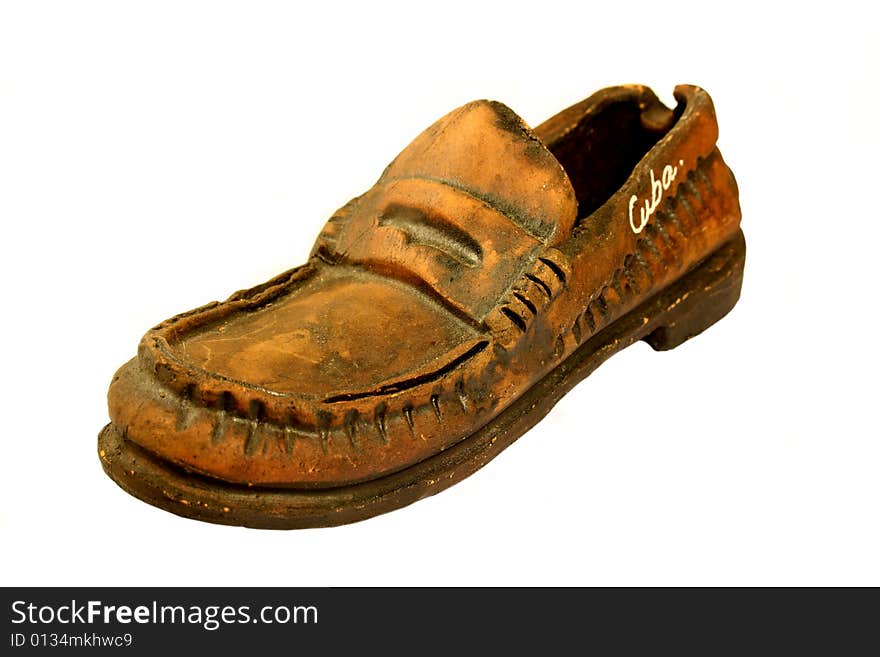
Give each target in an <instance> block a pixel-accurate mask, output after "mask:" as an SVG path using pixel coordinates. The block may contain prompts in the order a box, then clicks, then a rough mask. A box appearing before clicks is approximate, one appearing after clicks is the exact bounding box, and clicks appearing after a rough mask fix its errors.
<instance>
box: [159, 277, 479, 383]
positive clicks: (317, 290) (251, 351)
mask: <svg viewBox="0 0 880 657" xmlns="http://www.w3.org/2000/svg"><path fill="white" fill-rule="evenodd" d="M478 338H479V335H478V333H477V332H476V330H475V329H474V328H472V327H471V326H470V325H469V324H468V323H466V322H464V321H462V320H461V319H459V318H458V317H456V316H455V315H453V314H452V313H450V312H449V311H447V310H446V309H444V308H443V307H441V306H440V305H438V304H437V303H436V302H435V301H434V300H432V299H431V298H430V297H428V296H426V295H424V294H422V293H420V292H418V291H417V290H415V289H414V288H412V287H409V286H407V285H404V284H400V283H397V282H395V281H392V280H388V279H384V278H381V277H374V276H369V275H364V274H363V272H357V273H351V272H349V273H344V274H342V275H337V274H332V275H328V276H324V277H317V278H316V279H314V280H312V281H309V282H307V283H306V284H305V285H304V286H302V287H300V288H299V289H297V290H295V291H293V292H291V293H289V294H288V295H287V296H284V297H282V298H281V299H278V300H275V301H274V302H272V303H271V304H270V305H268V306H267V307H265V308H262V309H260V310H257V311H254V312H248V313H238V314H236V315H233V316H232V317H228V318H226V319H224V320H223V321H222V322H220V323H219V324H215V325H213V326H209V327H206V328H204V329H202V330H200V331H199V332H197V333H194V334H189V335H184V336H182V337H181V338H180V339H178V340H176V341H175V342H174V343H172V344H171V348H172V349H173V350H174V351H176V352H177V354H178V356H179V357H181V358H182V359H183V360H185V361H187V362H188V363H189V364H191V365H193V366H195V367H197V368H199V369H201V370H204V371H206V372H208V373H210V374H213V375H216V376H221V377H224V378H227V379H232V380H234V381H237V382H240V383H244V384H246V385H250V386H255V387H258V388H261V389H264V390H267V391H270V392H275V393H282V394H298V395H305V396H309V397H313V396H314V397H325V396H330V395H337V394H346V393H358V392H362V391H369V390H371V389H375V388H377V387H380V386H382V385H383V384H387V383H388V382H405V381H406V380H407V379H412V378H415V377H419V376H420V375H423V374H424V373H425V372H427V371H433V370H436V369H437V368H438V367H442V366H443V364H444V363H446V362H447V361H452V360H454V359H455V358H456V357H459V356H460V355H461V354H462V353H464V352H465V351H466V350H467V349H468V348H470V347H471V346H473V344H474V343H475V341H476V340H477V339H478Z"/></svg>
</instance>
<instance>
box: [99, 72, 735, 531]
mask: <svg viewBox="0 0 880 657" xmlns="http://www.w3.org/2000/svg"><path fill="white" fill-rule="evenodd" d="M675 98H676V101H677V105H676V107H675V108H671V109H670V108H667V107H666V106H665V105H663V104H662V103H661V102H660V101H659V100H658V99H657V97H656V96H655V95H654V93H653V92H651V90H650V89H648V88H646V87H643V86H635V85H632V86H620V87H613V88H609V89H605V90H602V91H600V92H598V93H596V94H594V95H593V96H591V97H589V98H588V99H586V100H584V101H582V102H581V103H578V104H577V105H574V106H572V107H570V108H568V109H566V110H564V111H562V112H561V113H559V114H558V115H556V116H554V117H553V118H551V119H550V120H548V121H546V122H545V123H543V124H542V125H540V126H538V127H537V128H535V129H534V130H531V129H529V128H528V127H527V126H526V124H525V123H524V122H523V121H522V120H521V119H520V118H519V117H518V116H517V115H516V114H515V113H514V112H512V111H511V110H510V109H509V108H507V107H506V106H505V105H502V104H501V103H498V102H493V101H476V102H472V103H469V104H467V105H465V106H463V107H461V108H459V109H456V110H454V111H453V112H451V113H449V114H447V115H446V116H444V117H443V118H441V119H440V120H439V121H437V122H436V123H434V124H433V125H432V126H431V127H429V128H428V129H427V130H425V131H424V132H423V133H422V134H421V135H419V136H418V137H417V138H416V139H415V140H414V141H413V142H412V143H411V144H410V145H409V146H408V147H407V148H405V149H404V150H403V152H401V153H400V155H398V157H397V158H396V159H395V160H394V161H393V162H392V163H391V164H390V165H389V166H388V167H387V168H386V169H385V171H384V173H383V174H382V176H381V177H380V178H379V180H378V181H377V182H376V184H375V185H374V186H373V187H372V188H371V189H370V190H369V191H367V192H366V193H365V194H363V195H362V196H359V197H357V198H355V199H353V200H352V201H350V202H349V203H347V204H346V205H345V206H343V207H342V208H341V209H340V210H339V211H337V212H336V213H335V214H334V215H333V216H332V217H331V218H330V219H329V220H328V221H327V223H326V225H325V226H324V228H323V230H322V231H321V233H320V235H319V236H318V239H317V241H316V243H315V246H314V248H313V250H312V252H311V255H310V257H309V259H308V261H307V262H306V263H305V264H303V265H301V266H299V267H296V268H294V269H291V270H289V271H287V272H284V273H283V274H281V275H279V276H277V277H275V278H273V279H272V280H270V281H268V282H266V283H264V284H262V285H259V286H257V287H254V288H252V289H249V290H245V291H241V292H237V293H236V294H234V295H232V296H231V297H230V298H229V299H227V300H226V301H223V302H220V303H218V302H214V303H210V304H208V305H205V306H202V307H200V308H196V309H195V310H192V311H190V312H186V313H183V314H181V315H177V316H176V317H172V318H171V319H169V320H167V321H165V322H163V323H161V324H159V325H158V326H156V327H155V328H153V329H151V330H150V331H148V332H147V334H146V335H145V336H144V337H143V339H142V340H141V342H140V345H139V348H138V352H137V356H136V357H135V358H134V359H132V360H131V361H129V362H128V363H126V364H125V365H123V366H122V367H121V368H120V369H119V371H118V372H117V373H116V375H115V376H114V377H113V381H112V383H111V385H110V390H109V395H108V401H109V411H110V420H111V422H110V424H108V425H107V426H106V427H105V428H104V429H103V430H102V431H101V433H100V436H99V440H98V450H99V456H100V459H101V462H102V465H103V467H104V469H105V471H106V472H107V474H108V475H109V476H110V477H111V478H112V479H113V480H114V481H115V482H116V483H117V484H119V485H120V486H121V487H122V488H123V489H125V490H126V491H128V492H129V493H131V494H133V495H135V496H137V497H139V498H141V499H142V500H145V501H146V502H149V503H150V504H153V505H156V506H158V507H161V508H163V509H166V510H168V511H171V512H173V513H176V514H179V515H183V516H188V517H192V518H197V519H199V520H206V521H210V522H217V523H225V524H235V525H245V526H250V527H264V528H300V527H313V526H324V525H338V524H343V523H348V522H353V521H356V520H362V519H364V518H367V517H370V516H373V515H376V514H379V513H383V512H386V511H389V510H392V509H396V508H399V507H401V506H404V505H406V504H409V503H411V502H414V501H416V500H418V499H421V498H423V497H426V496H428V495H432V494H434V493H437V492H439V491H441V490H443V489H444V488H447V487H449V486H450V485H452V484H454V483H456V482H457V481H460V480H461V479H463V478H464V477H466V476H468V475H469V474H471V473H472V472H474V471H475V470H477V469H478V468H480V467H482V466H483V465H485V464H486V463H487V462H488V461H490V460H491V459H492V458H493V457H494V456H495V455H497V454H498V453H499V452H500V451H501V450H503V449H504V448H505V447H507V446H508V445H510V444H511V443H512V442H513V441H514V440H516V438H518V437H519V436H521V435H522V434H523V433H524V432H526V431H527V430H528V429H529V428H530V427H532V426H533V425H534V424H535V423H536V422H538V421H539V420H540V419H541V418H542V417H543V416H544V415H545V414H546V413H547V412H548V411H549V410H550V408H551V407H552V406H553V404H554V403H555V402H556V401H557V400H559V399H560V398H561V397H562V395H564V394H565V393H566V392H567V391H568V390H570V389H571V388H572V387H573V386H574V385H575V384H576V383H577V382H579V381H580V380H581V379H583V378H584V377H586V376H587V375H588V374H589V373H590V372H591V371H592V370H593V369H595V368H596V367H597V366H598V365H599V364H600V363H601V362H603V361H604V360H605V359H606V358H608V357H609V356H610V355H612V354H613V353H615V352H617V351H619V350H620V349H623V348H624V347H626V346H628V345H630V344H632V343H633V342H635V341H637V340H646V341H647V342H648V343H649V344H650V345H651V346H652V347H654V348H655V349H670V348H672V347H675V346H676V345H678V344H681V343H682V342H683V341H685V340H687V339H688V338H690V337H692V336H694V335H696V334H697V333H700V332H701V331H702V330H703V329H705V328H707V327H708V326H710V325H711V324H712V323H714V322H715V321H717V320H718V319H720V318H721V317H723V316H724V315H725V314H726V313H727V312H728V311H729V310H730V309H731V308H732V307H733V306H734V304H735V303H736V301H737V299H738V298H739V292H740V286H741V282H742V272H743V263H744V259H745V242H744V239H743V236H742V232H741V230H740V208H739V201H738V192H737V187H736V183H735V181H734V178H733V175H732V173H731V171H730V169H729V168H728V167H727V165H726V164H725V163H724V161H723V159H722V157H721V154H720V153H719V151H718V149H717V147H716V140H717V135H718V128H717V122H716V117H715V111H714V108H713V104H712V101H711V99H710V98H709V96H708V94H707V93H706V92H705V91H703V90H702V89H700V88H698V87H694V86H679V87H677V88H676V90H675Z"/></svg>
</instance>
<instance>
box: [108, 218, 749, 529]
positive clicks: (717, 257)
mask: <svg viewBox="0 0 880 657" xmlns="http://www.w3.org/2000/svg"><path fill="white" fill-rule="evenodd" d="M745 253H746V246H745V239H744V237H743V234H742V231H740V232H738V233H737V235H736V236H735V237H734V238H733V239H732V240H730V241H729V242H727V243H725V244H724V245H723V246H721V247H720V248H719V249H717V250H716V251H715V252H714V253H712V254H711V255H710V256H708V257H707V258H705V259H704V260H703V261H702V262H701V263H700V264H699V265H698V266H696V267H695V268H694V269H692V270H691V271H690V272H689V273H688V274H686V275H685V276H683V277H682V278H680V279H679V280H678V281H676V282H675V283H673V284H671V285H670V286H668V287H666V288H665V289H664V290H662V291H660V292H659V293H657V294H656V295H655V296H653V297H652V298H650V299H648V300H647V301H645V302H644V303H642V304H641V305H639V306H638V307H636V308H635V309H634V310H632V311H630V312H629V313H627V314H626V315H624V316H623V317H621V318H620V319H618V320H616V321H615V322H613V323H612V324H610V325H609V326H607V327H606V328H604V329H602V330H601V331H600V332H599V333H597V334H596V335H594V336H593V337H592V338H590V339H589V340H588V341H587V342H585V343H584V344H582V345H581V346H580V347H579V348H578V349H577V350H576V351H575V352H574V353H572V354H571V355H570V356H569V357H568V358H567V359H566V360H565V361H563V362H562V363H560V364H559V365H558V366H556V368H555V369H553V370H552V371H550V372H549V373H548V374H547V375H546V376H544V377H543V378H542V379H541V380H540V381H538V382H537V383H535V385H533V386H532V387H531V388H530V389H529V390H528V391H527V392H526V393H524V394H523V395H522V396H521V397H520V398H518V399H517V400H516V401H514V402H513V403H512V404H511V405H510V406H508V407H507V408H506V409H505V410H504V411H502V412H501V413H500V414H499V415H498V416H496V417H495V418H493V419H492V420H491V421H490V422H489V423H488V424H486V425H485V426H483V427H482V428H481V429H479V430H478V431H476V432H475V433H473V434H471V435H470V436H468V437H467V438H464V439H462V440H461V441H460V442H458V443H456V444H455V445H454V446H452V447H450V448H448V449H446V450H444V451H443V452H441V453H439V454H437V455H435V456H433V457H431V458H429V459H426V460H424V461H421V462H420V463H417V464H415V465H412V466H410V467H408V468H406V469H404V470H401V471H400V472H396V473H394V474H391V475H386V476H384V477H380V478H378V479H374V480H372V481H367V482H363V483H359V484H353V485H350V486H341V487H337V488H328V489H312V490H302V489H290V488H261V487H247V486H242V485H237V484H229V483H225V482H222V481H220V480H216V479H212V478H210V477H206V476H203V475H199V474H195V473H192V472H188V471H187V470H185V469H183V468H181V467H178V466H175V465H173V464H170V463H168V462H166V461H163V460H162V459H159V458H157V457H156V456H155V455H153V454H151V453H149V452H147V451H145V450H144V449H142V448H140V447H138V446H137V445H136V444H134V443H133V442H131V441H129V440H127V439H126V438H125V436H124V435H123V433H122V432H121V431H120V430H119V429H118V428H117V427H115V426H114V425H113V424H108V425H107V426H106V427H104V429H102V430H101V433H100V434H99V436H98V453H99V456H100V458H101V464H102V466H103V467H104V471H105V472H106V473H107V474H108V475H109V476H110V478H111V479H113V481H115V482H116V483H117V484H118V485H119V486H120V487H121V488H123V489H124V490H125V491H127V492H128V493H130V494H131V495H134V496H135V497H138V498H140V499H141V500H143V501H145V502H148V503H149V504H152V505H154V506H157V507H159V508H161V509H164V510H166V511H170V512H171V513H175V514H177V515H180V516H185V517H187V518H195V519H197V520H203V521H206V522H213V523H220V524H226V525H242V526H245V527H254V528H261V529H301V528H307V527H328V526H335V525H344V524H347V523H351V522H357V521H358V520H365V519H366V518H370V517H372V516H376V515H379V514H381V513H386V512H388V511H393V510H394V509H399V508H401V507H404V506H407V505H408V504H412V503H413V502H416V501H418V500H420V499H422V498H425V497H429V496H431V495H434V494H436V493H439V492H440V491H442V490H444V489H446V488H449V487H450V486H452V485H453V484H455V483H457V482H459V481H461V480H462V479H464V478H465V477H467V476H468V475H470V474H472V473H474V472H476V471H477V470H479V469H480V468H482V467H483V466H484V465H486V464H487V463H488V462H489V461H491V460H492V459H493V458H495V456H497V455H498V454H499V453H500V452H501V451H502V450H503V449H505V448H506V447H507V446H508V445H510V444H511V443H513V441H515V440H516V439H517V438H519V437H520V436H522V435H523V434H524V433H525V432H526V431H528V430H529V429H531V428H532V427H533V426H534V425H535V424H537V423H538V422H539V421H540V420H541V419H542V418H543V417H544V416H545V415H547V413H548V412H549V411H550V409H551V408H553V406H554V404H556V402H557V401H559V400H560V399H561V398H562V397H563V396H564V395H565V394H566V393H567V392H568V391H569V390H571V389H572V388H573V387H574V386H575V385H576V384H577V383H579V382H580V381H581V380H583V379H584V378H586V377H587V376H589V374H590V373H591V372H592V371H593V370H595V369H596V368H597V367H598V366H599V365H601V364H602V363H603V362H604V361H605V360H606V359H607V358H609V357H610V356H612V355H613V354H615V353H617V352H618V351H620V350H621V349H624V348H626V347H628V346H629V345H631V344H633V343H634V342H636V341H638V340H645V341H646V342H648V344H650V345H651V346H652V347H653V348H654V349H656V350H666V349H672V348H674V347H677V346H678V345H680V344H681V343H682V342H685V341H686V340H688V339H690V338H692V337H693V336H695V335H697V334H699V333H701V332H702V331H704V330H705V329H707V328H708V327H709V326H711V325H712V324H714V323H715V322H717V321H718V320H719V319H721V318H722V317H724V316H725V315H726V314H727V313H728V312H730V310H731V309H732V308H733V307H734V305H736V302H737V300H738V299H739V293H740V288H741V286H742V275H743V265H744V263H745Z"/></svg>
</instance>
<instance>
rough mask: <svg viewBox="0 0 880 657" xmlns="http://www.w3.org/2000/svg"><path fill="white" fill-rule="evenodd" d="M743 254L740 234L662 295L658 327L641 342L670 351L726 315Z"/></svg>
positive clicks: (733, 301) (735, 292) (739, 276)
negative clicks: (662, 300) (665, 304)
mask: <svg viewBox="0 0 880 657" xmlns="http://www.w3.org/2000/svg"><path fill="white" fill-rule="evenodd" d="M745 255H746V244H745V239H744V238H743V234H742V231H740V232H739V233H738V235H737V236H736V237H735V238H733V239H732V240H731V241H730V242H728V243H727V244H725V245H724V246H722V247H721V248H720V249H718V250H717V251H716V252H715V253H713V254H712V255H711V256H709V257H708V258H707V259H706V260H705V261H704V262H703V263H702V264H701V265H700V266H698V267H697V268H696V269H695V270H694V271H692V272H691V273H689V274H687V275H686V276H685V277H684V278H683V279H682V280H681V281H680V282H679V283H678V284H676V285H674V286H673V287H674V289H673V290H671V291H670V292H669V293H668V294H667V295H664V296H666V298H667V304H668V305H667V308H666V311H665V312H664V313H663V314H662V315H661V316H660V318H659V319H658V324H659V326H657V328H655V329H654V330H653V331H651V332H650V333H649V334H648V335H646V336H645V337H644V338H642V339H643V340H644V341H645V342H647V343H648V344H649V345H651V347H653V348H654V349H655V350H657V351H666V350H668V349H674V348H675V347H677V346H678V345H680V344H682V343H683V342H686V341H687V340H690V339H691V338H692V337H694V336H695V335H699V334H700V333H702V332H703V331H705V330H706V329H707V328H709V327H710V326H712V324H714V323H715V322H717V321H718V320H719V319H721V318H722V317H724V316H725V315H726V314H727V313H729V312H730V311H731V310H732V309H733V307H734V306H735V305H736V302H737V301H738V300H739V293H740V289H741V288H742V279H743V266H744V264H745Z"/></svg>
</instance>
